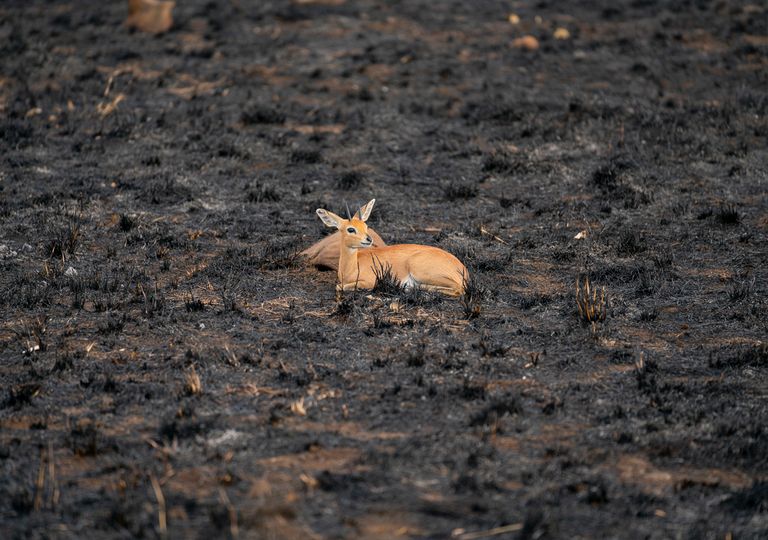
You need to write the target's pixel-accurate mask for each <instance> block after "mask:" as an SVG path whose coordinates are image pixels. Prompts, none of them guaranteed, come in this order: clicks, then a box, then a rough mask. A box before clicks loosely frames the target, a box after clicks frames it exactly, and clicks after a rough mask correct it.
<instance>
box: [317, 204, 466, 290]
mask: <svg viewBox="0 0 768 540" xmlns="http://www.w3.org/2000/svg"><path fill="white" fill-rule="evenodd" d="M375 202H376V199H373V200H371V201H370V202H368V204H366V205H365V206H363V207H362V208H360V210H358V211H357V212H356V213H355V215H354V216H352V217H351V218H350V219H344V218H342V217H339V216H337V215H336V214H334V213H333V212H329V211H328V210H324V209H322V208H318V209H317V215H318V216H319V217H320V219H321V220H322V221H323V223H325V225H326V226H328V227H334V228H336V229H338V230H339V232H340V233H341V250H340V253H339V270H338V271H339V284H338V285H336V290H337V291H349V290H355V289H372V288H373V287H374V285H375V284H376V279H377V274H378V275H381V274H382V272H383V271H386V270H389V271H390V272H391V273H392V275H393V276H394V277H395V279H396V280H397V281H398V283H399V284H400V286H401V287H404V288H406V289H410V288H412V287H420V288H422V289H426V290H429V291H436V292H440V293H443V294H446V295H448V296H459V295H461V294H462V293H463V292H464V284H465V283H466V281H467V280H468V279H469V272H467V269H466V267H465V266H464V265H463V264H462V262H461V261H460V260H459V259H457V258H456V257H454V256H453V255H451V254H450V253H448V252H447V251H444V250H442V249H440V248H436V247H432V246H422V245H418V244H397V245H393V246H382V247H371V246H372V244H373V239H372V238H371V236H370V234H369V229H368V226H367V225H366V224H365V222H366V221H367V220H368V217H369V216H370V215H371V210H373V205H374V203H375ZM361 248H362V249H361Z"/></svg>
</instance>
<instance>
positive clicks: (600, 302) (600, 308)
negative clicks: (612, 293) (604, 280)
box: [576, 277, 607, 323]
mask: <svg viewBox="0 0 768 540" xmlns="http://www.w3.org/2000/svg"><path fill="white" fill-rule="evenodd" d="M576 305H577V306H578V308H579V317H581V320H583V321H585V322H591V323H594V322H597V321H604V320H605V316H606V314H607V311H606V303H605V287H602V288H600V287H592V286H591V285H590V283H589V278H588V277H585V278H584V285H583V286H582V285H581V283H580V282H579V280H578V279H577V280H576Z"/></svg>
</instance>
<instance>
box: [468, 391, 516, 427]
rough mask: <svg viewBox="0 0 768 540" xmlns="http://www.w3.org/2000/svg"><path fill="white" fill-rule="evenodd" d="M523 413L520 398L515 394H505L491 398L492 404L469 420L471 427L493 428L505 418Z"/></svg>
mask: <svg viewBox="0 0 768 540" xmlns="http://www.w3.org/2000/svg"><path fill="white" fill-rule="evenodd" d="M522 413H523V406H522V404H521V402H520V398H519V397H518V396H517V395H513V394H504V395H501V396H495V397H493V398H491V402H490V403H489V404H488V405H486V406H484V407H483V408H482V409H480V411H478V412H477V413H476V414H474V415H472V417H471V418H470V420H469V425H470V426H473V427H474V426H492V425H495V424H496V423H497V422H498V421H499V420H500V419H501V418H502V417H504V416H507V415H509V416H516V415H519V414H522Z"/></svg>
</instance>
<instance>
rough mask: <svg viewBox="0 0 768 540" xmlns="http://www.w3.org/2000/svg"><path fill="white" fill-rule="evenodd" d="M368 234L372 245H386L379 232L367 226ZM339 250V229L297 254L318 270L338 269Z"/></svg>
mask: <svg viewBox="0 0 768 540" xmlns="http://www.w3.org/2000/svg"><path fill="white" fill-rule="evenodd" d="M368 236H370V237H371V238H372V239H373V247H381V246H386V245H387V244H386V242H384V240H383V239H382V238H381V236H379V234H378V233H377V232H376V231H374V230H373V228H371V227H368ZM340 251H341V231H336V232H335V233H333V234H329V235H328V236H326V237H325V238H323V239H322V240H318V241H317V242H315V243H314V244H312V245H311V246H309V247H308V248H307V249H305V250H304V251H302V252H301V253H300V254H299V255H303V256H304V257H306V259H307V263H308V264H311V265H313V266H314V267H315V268H317V269H319V270H334V271H338V269H339V253H340Z"/></svg>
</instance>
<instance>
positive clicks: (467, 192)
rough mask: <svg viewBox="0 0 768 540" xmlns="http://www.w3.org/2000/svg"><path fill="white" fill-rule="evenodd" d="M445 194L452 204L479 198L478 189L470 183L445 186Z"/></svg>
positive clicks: (452, 183) (453, 183)
mask: <svg viewBox="0 0 768 540" xmlns="http://www.w3.org/2000/svg"><path fill="white" fill-rule="evenodd" d="M443 194H444V195H445V198H446V199H448V200H449V201H451V202H454V201H461V200H467V199H473V198H475V197H477V194H478V188H477V185H476V184H472V183H470V182H451V183H450V184H448V185H447V186H445V189H444V190H443Z"/></svg>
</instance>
